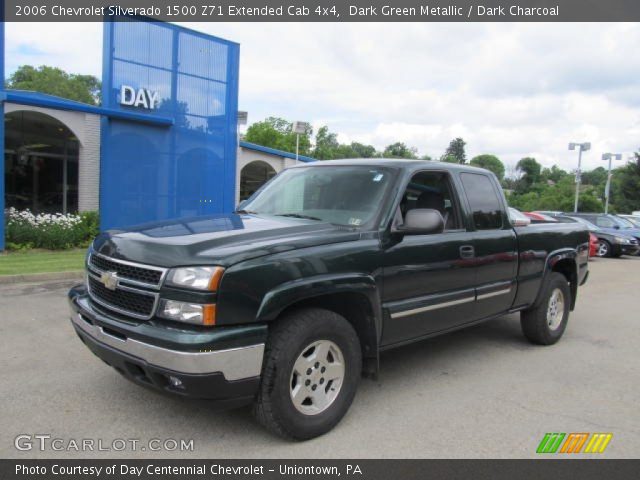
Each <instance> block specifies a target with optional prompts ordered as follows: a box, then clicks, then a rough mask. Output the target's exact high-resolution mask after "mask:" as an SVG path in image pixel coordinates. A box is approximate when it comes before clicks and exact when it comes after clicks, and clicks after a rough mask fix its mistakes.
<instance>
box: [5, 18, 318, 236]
mask: <svg viewBox="0 0 640 480" xmlns="http://www.w3.org/2000/svg"><path fill="white" fill-rule="evenodd" d="M121 20H123V21H117V22H106V23H105V24H104V33H103V36H104V38H103V66H102V102H101V105H100V106H95V105H88V104H84V103H79V102H75V101H70V100H66V99H63V98H59V97H55V96H51V95H47V94H43V93H38V92H28V91H18V90H0V108H2V110H3V111H2V118H3V122H1V125H0V139H1V140H0V141H2V142H4V143H3V146H2V147H3V149H4V152H5V153H4V161H3V162H0V165H1V166H0V169H1V170H2V177H4V182H1V185H2V186H0V204H1V205H0V206H2V209H3V211H4V209H6V208H9V207H14V208H17V209H25V208H28V209H30V210H32V211H34V212H47V213H55V212H76V211H85V210H99V212H100V218H101V227H102V228H103V229H107V228H116V227H124V226H127V225H132V224H136V223H141V222H147V221H153V220H163V219H170V218H177V217H187V216H197V215H208V214H214V213H221V212H230V211H232V210H233V209H234V207H235V206H236V205H237V203H238V201H239V200H241V199H243V198H246V197H248V196H249V195H250V194H251V193H253V192H254V191H255V190H257V189H258V188H259V187H260V186H261V185H262V184H263V183H264V182H265V181H267V180H268V179H269V178H271V177H272V176H273V175H275V174H276V173H277V172H279V171H280V170H282V169H283V168H286V167H288V166H290V165H293V164H295V163H297V162H298V161H302V162H310V161H313V159H311V158H309V157H304V156H300V157H298V159H297V160H296V156H295V155H294V154H291V153H288V152H283V151H279V150H274V149H271V148H266V147H262V146H258V145H254V144H251V143H247V142H243V141H238V140H239V139H238V74H239V55H240V47H239V45H238V44H237V43H234V42H230V41H228V40H223V39H220V38H217V37H212V36H210V35H206V34H203V33H200V32H196V31H193V30H189V29H185V28H183V27H179V26H176V25H172V24H170V23H164V22H157V21H149V20H146V19H121ZM0 29H1V31H0V43H1V45H0V52H1V53H0V55H1V56H2V58H0V70H1V71H0V73H1V74H2V78H4V51H5V48H4V24H2V23H1V22H0ZM0 88H3V87H0ZM0 224H1V226H0V249H2V248H4V222H0Z"/></svg>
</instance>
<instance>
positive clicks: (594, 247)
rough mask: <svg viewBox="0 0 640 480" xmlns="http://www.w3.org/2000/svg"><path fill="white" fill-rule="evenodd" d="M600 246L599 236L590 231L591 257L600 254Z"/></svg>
mask: <svg viewBox="0 0 640 480" xmlns="http://www.w3.org/2000/svg"><path fill="white" fill-rule="evenodd" d="M599 246H600V241H599V240H598V237H596V236H595V235H594V234H593V233H591V232H589V257H597V256H598V247H599Z"/></svg>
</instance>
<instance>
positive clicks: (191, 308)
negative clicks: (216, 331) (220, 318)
mask: <svg viewBox="0 0 640 480" xmlns="http://www.w3.org/2000/svg"><path fill="white" fill-rule="evenodd" d="M158 315H159V316H160V317H162V318H166V319H167V320H175V321H176V322H184V323H193V324H194V325H215V324H216V306H215V305H201V304H198V303H188V302H179V301H177V300H161V301H160V308H159V309H158Z"/></svg>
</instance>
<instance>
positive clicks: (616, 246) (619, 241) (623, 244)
mask: <svg viewBox="0 0 640 480" xmlns="http://www.w3.org/2000/svg"><path fill="white" fill-rule="evenodd" d="M557 218H558V219H560V220H561V219H563V218H569V219H573V220H575V221H576V222H580V223H581V224H583V225H584V226H585V227H587V228H588V229H589V232H590V233H592V234H593V235H595V236H596V237H598V256H599V257H620V256H622V255H637V254H638V252H640V246H639V242H638V240H637V239H636V238H635V237H632V236H630V235H625V234H623V233H609V232H606V231H605V230H604V229H602V228H600V227H598V226H597V225H595V224H593V223H591V222H590V221H589V220H587V219H585V218H582V217H573V216H562V215H561V216H558V217H557Z"/></svg>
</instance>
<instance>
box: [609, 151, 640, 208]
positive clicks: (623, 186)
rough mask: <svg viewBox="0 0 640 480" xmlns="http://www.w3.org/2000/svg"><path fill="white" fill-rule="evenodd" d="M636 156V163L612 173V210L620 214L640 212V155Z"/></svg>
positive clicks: (628, 164)
mask: <svg viewBox="0 0 640 480" xmlns="http://www.w3.org/2000/svg"><path fill="white" fill-rule="evenodd" d="M635 155H636V161H635V162H629V163H627V164H626V165H625V166H624V167H620V168H616V169H615V170H614V171H613V172H612V173H613V176H612V178H611V190H610V195H611V204H612V207H613V208H612V210H614V211H617V212H620V213H631V212H633V211H635V210H640V153H636V154H635Z"/></svg>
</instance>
